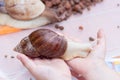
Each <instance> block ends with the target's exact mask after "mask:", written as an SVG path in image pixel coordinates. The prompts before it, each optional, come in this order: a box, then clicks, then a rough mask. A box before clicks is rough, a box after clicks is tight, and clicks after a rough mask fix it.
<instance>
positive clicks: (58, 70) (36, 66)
mask: <svg viewBox="0 0 120 80" xmlns="http://www.w3.org/2000/svg"><path fill="white" fill-rule="evenodd" d="M17 58H18V59H19V60H20V61H21V62H22V64H23V65H24V66H25V67H26V68H27V69H28V70H29V71H30V72H31V74H32V75H33V76H34V77H35V78H36V80H71V73H70V70H69V67H68V66H67V64H66V63H65V62H64V60H62V59H52V60H41V59H34V60H33V59H30V58H28V57H26V56H25V55H23V54H19V55H18V56H17Z"/></svg>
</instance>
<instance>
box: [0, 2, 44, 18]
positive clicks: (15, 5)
mask: <svg viewBox="0 0 120 80" xmlns="http://www.w3.org/2000/svg"><path fill="white" fill-rule="evenodd" d="M2 2H3V1H2ZM4 4H5V6H4V5H3V7H4V8H5V9H6V11H7V13H8V14H9V15H10V16H11V17H13V18H15V19H18V20H31V19H34V18H36V17H38V16H39V15H41V13H42V12H43V11H44V10H45V5H44V4H43V3H42V1H41V0H4Z"/></svg>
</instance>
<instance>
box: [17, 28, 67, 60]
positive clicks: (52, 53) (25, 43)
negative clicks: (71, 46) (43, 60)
mask: <svg viewBox="0 0 120 80" xmlns="http://www.w3.org/2000/svg"><path fill="white" fill-rule="evenodd" d="M66 48H67V41H66V39H65V38H64V37H63V36H60V35H58V34H57V33H55V32H53V31H51V30H48V29H39V30H37V31H34V32H33V33H31V34H30V35H29V36H28V37H25V38H24V39H23V40H21V42H20V44H19V46H17V47H16V48H15V51H18V52H21V53H23V54H26V55H27V56H29V57H39V56H44V57H48V58H56V57H60V56H62V55H63V54H64V53H65V51H66Z"/></svg>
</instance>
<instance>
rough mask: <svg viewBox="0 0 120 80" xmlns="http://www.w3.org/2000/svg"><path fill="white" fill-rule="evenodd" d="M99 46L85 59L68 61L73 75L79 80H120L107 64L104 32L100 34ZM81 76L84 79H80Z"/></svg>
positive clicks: (101, 31)
mask: <svg viewBox="0 0 120 80" xmlns="http://www.w3.org/2000/svg"><path fill="white" fill-rule="evenodd" d="M97 38H98V41H97V45H96V46H95V47H94V49H93V50H92V52H91V53H90V54H89V56H88V57H87V58H85V59H80V58H75V59H73V60H70V61H68V65H69V66H70V67H71V68H72V73H73V74H74V76H76V77H77V78H78V79H79V80H120V76H119V75H118V74H117V73H116V72H115V71H114V70H112V69H110V68H109V67H108V66H107V65H106V63H105V61H104V60H105V53H106V42H105V35H104V32H103V30H100V31H99V32H98V36H97ZM79 74H81V75H82V76H83V77H78V75H79Z"/></svg>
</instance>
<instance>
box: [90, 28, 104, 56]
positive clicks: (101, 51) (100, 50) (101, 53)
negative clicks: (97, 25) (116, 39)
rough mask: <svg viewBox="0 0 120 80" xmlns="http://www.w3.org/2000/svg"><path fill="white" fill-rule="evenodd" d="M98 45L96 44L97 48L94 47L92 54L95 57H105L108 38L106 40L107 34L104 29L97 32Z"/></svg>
mask: <svg viewBox="0 0 120 80" xmlns="http://www.w3.org/2000/svg"><path fill="white" fill-rule="evenodd" d="M97 39H98V40H97V45H96V46H95V48H94V49H93V51H92V52H91V54H90V56H91V55H92V56H94V57H101V58H104V57H105V51H106V40H105V35H104V31H103V30H102V29H100V30H99V31H98V33H97Z"/></svg>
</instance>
